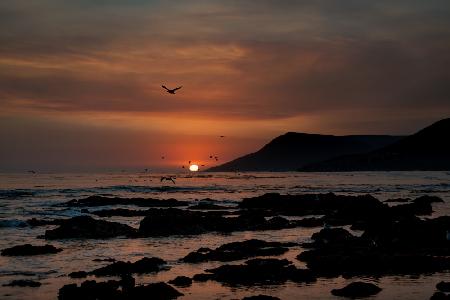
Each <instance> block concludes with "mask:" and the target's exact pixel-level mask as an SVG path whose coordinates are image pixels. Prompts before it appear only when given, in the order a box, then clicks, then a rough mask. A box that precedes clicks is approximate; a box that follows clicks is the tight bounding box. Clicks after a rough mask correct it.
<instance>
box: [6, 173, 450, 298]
mask: <svg viewBox="0 0 450 300" xmlns="http://www.w3.org/2000/svg"><path fill="white" fill-rule="evenodd" d="M168 175H171V176H175V177H176V183H175V184H173V183H172V182H168V181H164V182H161V181H160V177H161V176H168ZM275 192H276V193H281V194H301V193H327V192H333V193H337V194H347V195H359V194H371V195H372V196H374V197H376V198H378V199H379V200H381V201H385V200H388V199H393V198H412V199H414V198H416V197H419V196H421V195H434V196H439V197H441V198H442V199H443V200H444V203H434V204H433V209H434V213H433V215H432V217H434V216H443V215H450V172H356V173H297V172H287V173H202V172H197V173H180V174H153V173H145V172H141V173H130V172H113V173H98V174H94V173H91V174H76V173H67V174H63V173H48V174H47V173H46V174H44V173H37V174H31V173H21V174H18V173H17V174H0V235H1V239H0V249H4V248H7V247H12V246H15V245H20V244H26V243H30V244H34V245H42V244H45V243H48V244H52V245H54V246H56V247H60V248H62V249H63V251H62V252H60V253H57V254H54V255H40V256H29V257H26V256H25V257H5V256H0V299H57V295H58V290H59V288H61V287H62V286H63V285H64V284H68V283H80V282H82V281H83V280H85V279H78V280H77V279H71V278H69V277H68V276H67V274H68V273H70V272H74V271H81V270H85V271H89V270H93V269H95V268H98V267H100V266H103V265H106V264H108V262H98V261H96V262H95V261H93V260H94V259H106V258H114V259H116V260H123V261H136V260H138V259H140V258H142V257H144V256H147V257H150V256H156V257H160V258H162V259H164V260H166V261H167V262H168V264H169V266H170V269H169V270H165V271H162V272H159V273H157V274H144V275H139V276H135V278H136V281H137V283H150V282H158V281H165V282H167V281H168V280H170V279H173V278H175V277H176V276H178V275H185V276H192V275H194V274H197V273H202V272H203V271H204V270H205V269H209V268H213V267H217V266H220V265H221V264H223V263H220V262H206V263H200V264H187V263H183V262H180V261H179V259H180V258H182V257H184V256H185V255H186V254H188V253H189V252H191V251H194V250H197V249H198V248H200V247H210V248H215V247H218V246H220V245H222V244H224V243H228V242H232V241H242V240H245V239H250V238H258V239H263V240H266V241H289V242H296V243H301V242H305V241H308V240H309V239H310V236H311V235H312V234H313V233H314V232H317V231H319V230H320V229H321V228H320V227H313V228H290V229H283V230H267V231H244V232H234V233H231V234H218V233H209V234H202V235H196V236H172V237H164V238H133V239H131V238H112V239H91V240H89V239H72V240H55V241H45V240H44V239H42V238H39V236H42V235H43V234H44V232H45V230H46V229H50V228H53V227H55V226H52V225H49V226H39V227H34V228H32V227H29V226H27V224H26V220H28V219H31V218H37V219H54V218H69V217H73V216H78V215H83V213H82V212H81V208H80V207H66V206H61V205H58V204H61V203H64V202H67V201H69V200H72V199H80V198H85V197H87V196H90V195H103V196H110V197H145V198H156V199H169V198H175V199H177V200H184V201H189V202H191V203H193V204H194V203H196V202H198V201H199V200H203V199H208V201H211V202H214V203H217V204H220V205H224V206H230V207H233V206H234V205H235V204H236V202H237V201H240V200H242V199H243V198H248V197H253V196H258V195H262V194H264V193H275ZM390 205H392V204H390ZM118 207H123V208H133V207H132V206H127V205H122V206H117V205H116V206H114V207H112V206H111V207H108V206H105V207H101V208H118ZM427 217H430V216H427ZM142 218H143V217H111V218H104V219H106V220H109V221H117V222H121V223H124V224H128V225H131V226H133V227H136V228H137V227H138V226H139V222H140V221H141V220H142ZM354 233H355V234H359V233H358V232H354ZM302 250H303V249H302V248H301V247H300V246H298V247H293V248H292V249H290V250H289V251H288V252H287V253H286V254H284V255H283V256H281V257H285V258H287V259H289V260H290V261H292V262H293V263H294V264H295V265H296V266H299V267H304V264H303V263H302V262H300V261H298V260H297V259H296V258H295V257H296V256H297V254H299V253H300V252H301V251H302ZM239 262H241V261H237V262H233V263H239ZM14 279H33V280H37V281H40V282H41V283H42V286H40V287H38V288H31V287H23V288H21V287H6V286H3V285H4V284H6V283H8V282H10V281H11V280H14ZM360 279H364V280H365V281H369V282H373V283H376V284H377V285H378V286H379V287H381V288H383V290H382V291H381V292H380V293H379V294H378V295H376V296H374V297H373V299H427V298H429V297H430V296H431V295H432V294H433V293H434V291H435V285H436V283H437V282H439V281H441V280H447V281H449V280H450V273H448V272H445V273H435V274H423V275H415V276H384V277H380V278H374V277H367V278H361V277H357V278H351V279H346V278H342V277H339V278H329V279H325V278H321V279H319V280H318V281H317V282H314V283H309V284H306V283H293V282H289V281H288V282H287V283H285V284H280V285H261V286H252V287H231V286H226V285H222V284H220V283H217V282H213V281H208V282H194V283H193V285H192V286H191V287H187V288H177V289H178V290H179V291H180V292H182V293H183V294H184V296H183V297H180V298H179V299H240V298H243V297H244V296H249V295H258V294H266V295H272V296H277V297H279V298H281V299H303V298H308V299H336V297H335V296H332V295H331V294H330V291H331V289H333V288H337V287H342V286H343V285H345V284H347V283H349V282H351V281H355V280H360ZM97 280H100V281H101V280H102V279H97Z"/></svg>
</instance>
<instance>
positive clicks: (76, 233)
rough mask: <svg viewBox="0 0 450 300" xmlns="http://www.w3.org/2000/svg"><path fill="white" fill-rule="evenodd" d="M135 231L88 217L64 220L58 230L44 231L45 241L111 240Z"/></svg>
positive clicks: (128, 227) (123, 225)
mask: <svg viewBox="0 0 450 300" xmlns="http://www.w3.org/2000/svg"><path fill="white" fill-rule="evenodd" d="M135 232H136V230H135V229H134V228H132V227H130V226H128V225H125V224H120V223H117V222H107V221H103V220H95V219H93V218H92V217H89V216H79V217H74V218H71V219H68V220H65V221H64V222H63V223H62V224H61V225H60V226H59V227H58V228H56V229H53V230H46V231H45V238H46V239H70V238H92V239H95V238H111V237H116V236H121V235H122V236H127V235H133V234H135Z"/></svg>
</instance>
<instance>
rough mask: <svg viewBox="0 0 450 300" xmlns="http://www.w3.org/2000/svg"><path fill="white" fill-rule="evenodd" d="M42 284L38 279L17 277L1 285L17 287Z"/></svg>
mask: <svg viewBox="0 0 450 300" xmlns="http://www.w3.org/2000/svg"><path fill="white" fill-rule="evenodd" d="M41 285H42V284H41V283H40V282H38V281H34V280H29V279H19V280H13V281H11V282H10V283H7V284H4V285H3V286H19V287H40V286H41Z"/></svg>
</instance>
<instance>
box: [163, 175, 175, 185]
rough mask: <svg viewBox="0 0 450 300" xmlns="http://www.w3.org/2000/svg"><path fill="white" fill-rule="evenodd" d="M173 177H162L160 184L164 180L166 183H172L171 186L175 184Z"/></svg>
mask: <svg viewBox="0 0 450 300" xmlns="http://www.w3.org/2000/svg"><path fill="white" fill-rule="evenodd" d="M175 179H176V178H175V177H171V176H167V177H166V176H162V177H161V182H163V181H164V180H166V181H172V182H173V184H175Z"/></svg>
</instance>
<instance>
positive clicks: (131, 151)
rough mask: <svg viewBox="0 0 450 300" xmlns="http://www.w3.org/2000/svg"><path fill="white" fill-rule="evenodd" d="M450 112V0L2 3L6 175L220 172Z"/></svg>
mask: <svg viewBox="0 0 450 300" xmlns="http://www.w3.org/2000/svg"><path fill="white" fill-rule="evenodd" d="M161 84H166V85H167V86H169V87H175V86H178V85H183V88H182V89H181V90H179V91H178V92H177V94H176V95H170V94H168V93H166V92H164V90H163V89H162V88H161ZM449 115H450V1H448V0H441V1H435V0H426V1H425V0H417V1H401V0H399V1H388V0H377V1H363V0H340V1H327V0H318V1H301V0H299V1H288V0H285V1H276V0H271V1H269V0H258V1H256V0H255V1H246V0H241V1H233V0H223V1H162V0H161V1H152V0H147V1H144V0H109V1H107V0H76V1H74V0H71V1H69V0H33V1H30V0H2V1H0V140H1V147H0V171H21V170H28V169H38V170H103V169H122V168H144V167H149V168H154V169H155V170H160V169H166V168H167V169H180V167H181V165H183V164H185V165H186V164H187V161H188V160H192V161H195V162H198V163H199V164H207V165H208V166H212V165H215V164H216V162H215V161H213V160H210V159H209V156H210V155H218V156H219V158H220V161H219V163H220V162H224V161H226V160H230V159H233V158H235V157H237V156H240V155H242V154H245V153H248V152H252V151H255V150H257V149H258V148H259V147H260V146H262V145H263V144H265V143H267V142H268V141H269V140H270V139H271V138H273V137H275V136H277V135H279V134H283V133H285V132H287V131H298V132H309V133H326V134H410V133H413V132H415V131H417V130H418V129H420V128H422V127H424V126H426V125H429V124H431V123H433V122H434V121H437V120H439V119H441V118H444V117H449ZM220 135H225V136H226V137H225V138H220V137H219V136H220ZM162 155H164V156H165V157H166V158H165V159H164V160H162V159H161V156H162Z"/></svg>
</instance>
